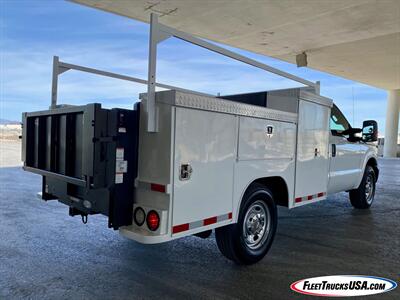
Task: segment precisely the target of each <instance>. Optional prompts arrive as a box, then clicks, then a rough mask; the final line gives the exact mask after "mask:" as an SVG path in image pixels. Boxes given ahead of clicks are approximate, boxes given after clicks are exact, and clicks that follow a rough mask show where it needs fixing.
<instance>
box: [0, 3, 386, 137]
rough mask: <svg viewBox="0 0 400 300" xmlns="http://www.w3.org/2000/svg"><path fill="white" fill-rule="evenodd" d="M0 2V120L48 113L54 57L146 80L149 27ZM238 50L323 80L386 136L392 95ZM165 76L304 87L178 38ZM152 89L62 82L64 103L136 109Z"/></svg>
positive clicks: (55, 7)
mask: <svg viewBox="0 0 400 300" xmlns="http://www.w3.org/2000/svg"><path fill="white" fill-rule="evenodd" d="M0 3H1V7H0V14H1V23H0V26H1V27H0V28H1V41H0V42H1V44H0V47H1V61H0V62H1V67H0V72H1V73H0V76H1V83H0V118H3V119H9V120H20V118H21V113H22V112H23V111H34V110H43V109H47V107H48V106H49V103H50V90H51V71H52V58H53V55H58V56H59V57H60V60H62V61H66V62H70V63H74V64H80V65H84V66H88V67H94V68H99V69H103V70H108V71H112V72H117V73H122V74H126V75H131V76H136V77H140V78H146V76H147V53H148V30H149V26H148V25H147V24H144V23H141V22H137V21H134V20H130V19H128V18H124V17H121V16H117V15H113V14H110V13H106V12H102V11H98V10H94V9H91V8H87V7H84V6H80V5H77V4H74V3H70V2H65V1H51V0H36V1H35V0H31V1H22V0H14V1H4V0H0ZM160 21H161V22H162V18H161V19H160ZM230 49H232V48H230ZM236 50H237V49H236ZM237 51H238V52H240V53H242V54H245V55H247V56H250V57H252V58H254V59H257V60H259V61H262V62H264V63H267V64H270V65H272V66H274V67H277V68H280V69H283V70H285V71H288V72H291V73H293V74H296V75H299V76H302V77H304V78H306V79H308V80H312V81H316V80H319V81H321V94H322V95H324V96H328V97H330V98H332V99H334V101H335V103H336V104H337V105H338V106H339V107H340V109H341V110H342V111H343V113H344V114H345V115H346V117H347V118H348V120H349V121H350V123H351V124H352V125H354V126H355V127H360V126H361V124H362V121H363V120H365V119H375V120H377V121H378V123H379V127H380V133H381V134H383V133H384V125H385V123H384V122H385V112H386V97H387V94H386V91H384V90H381V89H377V88H373V87H370V86H367V85H364V84H361V83H357V82H353V81H350V80H346V79H342V78H339V77H335V76H331V75H328V74H325V73H322V72H318V71H313V70H311V69H307V68H297V67H296V66H294V65H292V64H288V63H285V62H282V61H279V60H275V59H272V58H268V57H265V56H261V55H256V54H252V53H249V52H246V51H241V50H237ZM157 79H158V80H157V81H158V82H162V83H167V84H171V85H176V86H180V87H183V88H187V89H193V90H197V91H202V92H206V93H211V94H217V93H221V94H222V95H223V94H233V93H244V92H252V91H262V90H269V89H279V88H286V87H295V86H299V85H298V84H297V83H296V82H292V81H289V80H286V79H282V78H280V77H278V76H275V75H272V74H268V73H266V72H264V71H261V70H258V69H256V68H253V67H250V66H247V65H245V64H242V63H240V62H236V61H233V60H231V59H228V58H224V57H222V56H220V55H217V54H215V53H212V52H209V51H207V50H205V49H201V48H199V47H196V46H194V45H190V44H187V43H185V42H183V41H180V40H177V39H169V40H167V41H165V42H163V43H162V44H161V45H160V46H159V48H158V65H157ZM145 90H146V87H145V86H143V85H138V84H134V83H131V82H125V81H120V80H116V79H109V78H103V77H99V76H96V75H91V74H87V73H81V72H77V71H68V72H66V73H64V74H62V75H61V76H60V79H59V102H60V103H68V104H86V103H92V102H100V103H102V104H103V106H105V107H124V108H131V107H132V105H133V103H134V102H136V101H137V99H138V94H139V93H141V92H145ZM353 98H354V112H355V113H354V114H353ZM353 121H354V122H353Z"/></svg>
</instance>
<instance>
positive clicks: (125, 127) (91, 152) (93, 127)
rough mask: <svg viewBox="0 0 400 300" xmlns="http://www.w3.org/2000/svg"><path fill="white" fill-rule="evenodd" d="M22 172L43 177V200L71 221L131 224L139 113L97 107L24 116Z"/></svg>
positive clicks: (64, 109)
mask: <svg viewBox="0 0 400 300" xmlns="http://www.w3.org/2000/svg"><path fill="white" fill-rule="evenodd" d="M22 120H23V134H22V160H23V162H24V167H23V168H24V169H25V170H26V171H30V172H33V173H37V174H40V175H42V176H43V184H42V194H41V195H42V199H43V200H46V201H47V200H51V199H58V200H59V201H60V202H62V203H64V204H66V205H68V206H69V207H70V210H69V212H70V215H72V216H73V215H82V218H83V219H84V218H86V217H87V215H88V214H96V213H101V214H103V215H106V216H108V226H109V227H112V228H114V229H118V228H119V227H120V226H124V225H130V224H132V213H133V212H132V208H133V201H134V199H133V198H134V179H135V178H136V175H137V157H138V154H137V151H138V150H137V149H138V132H139V122H138V121H139V110H138V106H136V107H135V109H134V110H125V109H111V110H110V109H103V108H101V105H100V104H88V105H84V106H71V107H64V108H57V109H52V110H47V111H40V112H33V113H24V114H23V115H22Z"/></svg>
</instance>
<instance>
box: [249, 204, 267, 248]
mask: <svg viewBox="0 0 400 300" xmlns="http://www.w3.org/2000/svg"><path fill="white" fill-rule="evenodd" d="M270 229H271V214H270V212H269V209H268V206H267V205H266V204H265V203H264V201H261V200H257V201H256V202H254V203H253V204H252V205H251V206H250V207H249V208H248V209H247V212H246V215H245V217H244V220H243V238H244V242H245V244H246V246H247V247H248V248H250V249H252V250H257V249H259V248H260V247H262V245H264V243H265V241H266V240H267V238H268V235H269V232H270Z"/></svg>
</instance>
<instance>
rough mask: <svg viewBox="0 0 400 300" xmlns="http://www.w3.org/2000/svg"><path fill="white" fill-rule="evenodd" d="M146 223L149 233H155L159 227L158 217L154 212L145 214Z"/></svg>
mask: <svg viewBox="0 0 400 300" xmlns="http://www.w3.org/2000/svg"><path fill="white" fill-rule="evenodd" d="M146 223H147V227H149V229H150V230H151V231H156V230H157V229H158V226H160V216H159V215H158V213H157V212H156V211H155V210H151V211H149V212H148V213H147V218H146Z"/></svg>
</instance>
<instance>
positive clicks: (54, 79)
mask: <svg viewBox="0 0 400 300" xmlns="http://www.w3.org/2000/svg"><path fill="white" fill-rule="evenodd" d="M58 64H59V58H58V56H53V74H52V76H53V77H52V81H51V106H50V109H53V108H56V106H57V89H58Z"/></svg>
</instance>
